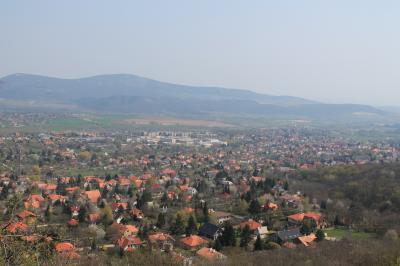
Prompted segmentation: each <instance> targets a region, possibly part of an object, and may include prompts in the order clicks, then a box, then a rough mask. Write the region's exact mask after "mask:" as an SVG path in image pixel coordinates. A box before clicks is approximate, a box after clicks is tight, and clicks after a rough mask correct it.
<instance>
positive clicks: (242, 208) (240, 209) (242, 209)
mask: <svg viewBox="0 0 400 266" xmlns="http://www.w3.org/2000/svg"><path fill="white" fill-rule="evenodd" d="M248 208H249V204H247V202H246V201H245V200H240V201H239V203H238V204H237V205H236V206H235V208H234V212H235V214H238V215H246V214H247V209H248Z"/></svg>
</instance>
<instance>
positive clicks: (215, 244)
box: [213, 237, 222, 251]
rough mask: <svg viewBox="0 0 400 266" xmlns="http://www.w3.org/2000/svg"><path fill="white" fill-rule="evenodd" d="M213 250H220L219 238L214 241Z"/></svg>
mask: <svg viewBox="0 0 400 266" xmlns="http://www.w3.org/2000/svg"><path fill="white" fill-rule="evenodd" d="M213 248H214V249H215V250H216V251H220V250H221V249H222V244H221V241H220V239H219V237H218V238H217V239H216V240H215V241H214V245H213Z"/></svg>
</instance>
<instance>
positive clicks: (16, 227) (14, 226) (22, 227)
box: [6, 222, 29, 234]
mask: <svg viewBox="0 0 400 266" xmlns="http://www.w3.org/2000/svg"><path fill="white" fill-rule="evenodd" d="M28 228H29V227H28V225H26V224H24V223H22V222H16V223H9V224H8V225H7V226H6V229H7V231H8V232H10V233H12V234H14V233H16V232H18V231H27V230H28Z"/></svg>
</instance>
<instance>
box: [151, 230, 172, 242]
mask: <svg viewBox="0 0 400 266" xmlns="http://www.w3.org/2000/svg"><path fill="white" fill-rule="evenodd" d="M149 240H150V242H152V243H155V242H158V241H169V240H171V241H175V239H174V238H173V237H172V236H170V235H169V234H166V233H160V232H159V233H155V234H152V235H149Z"/></svg>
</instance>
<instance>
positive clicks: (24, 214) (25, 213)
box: [17, 210, 36, 220]
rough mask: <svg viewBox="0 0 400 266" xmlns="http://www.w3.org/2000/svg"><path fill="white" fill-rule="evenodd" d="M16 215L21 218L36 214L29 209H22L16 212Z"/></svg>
mask: <svg viewBox="0 0 400 266" xmlns="http://www.w3.org/2000/svg"><path fill="white" fill-rule="evenodd" d="M17 216H18V217H19V218H21V219H22V220H23V219H25V218H27V217H36V214H34V213H33V212H30V211H27V210H24V211H22V212H20V213H18V214H17Z"/></svg>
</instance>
